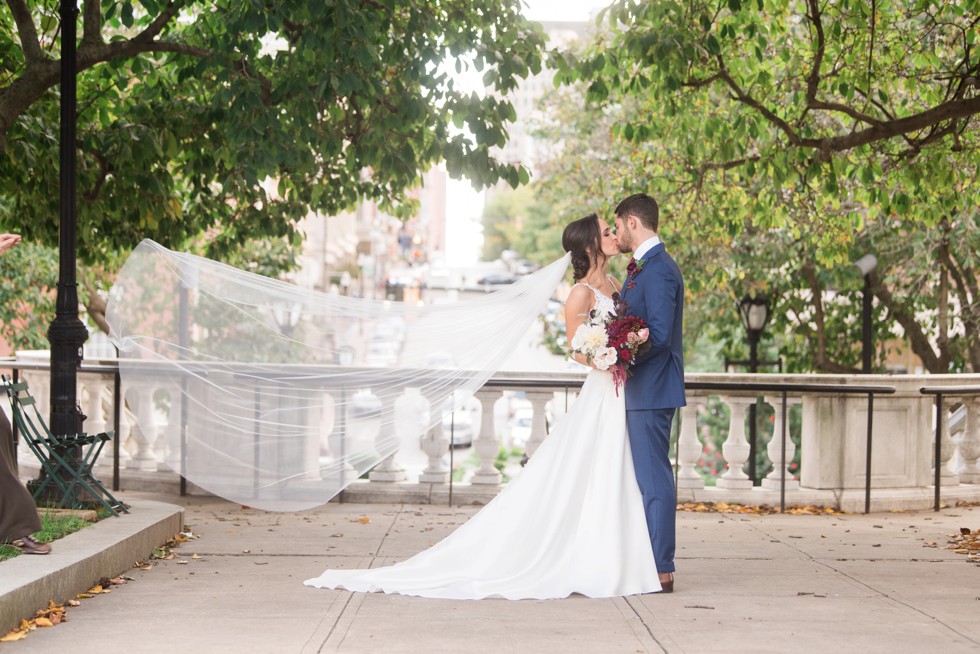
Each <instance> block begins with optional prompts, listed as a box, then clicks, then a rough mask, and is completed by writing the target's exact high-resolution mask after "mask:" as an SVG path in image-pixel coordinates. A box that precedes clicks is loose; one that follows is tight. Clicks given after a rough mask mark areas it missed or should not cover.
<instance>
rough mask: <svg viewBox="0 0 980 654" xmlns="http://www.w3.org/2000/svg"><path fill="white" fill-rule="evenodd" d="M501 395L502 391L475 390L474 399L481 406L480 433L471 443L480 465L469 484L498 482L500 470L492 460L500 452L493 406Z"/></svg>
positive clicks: (494, 483)
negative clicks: (478, 401)
mask: <svg viewBox="0 0 980 654" xmlns="http://www.w3.org/2000/svg"><path fill="white" fill-rule="evenodd" d="M502 396H503V391H497V390H481V391H477V393H476V399H478V400H480V405H481V407H482V412H481V418H480V433H479V435H478V436H477V438H476V440H475V441H474V443H473V445H474V448H473V449H475V450H476V455H477V457H479V459H480V467H479V468H478V469H477V471H476V472H475V473H474V474H473V479H471V480H470V483H471V484H478V485H489V486H493V485H496V484H499V483H500V480H501V478H502V477H501V474H500V471H499V470H497V468H496V467H494V465H493V462H494V461H496V460H497V454H498V453H499V452H500V438H499V437H498V436H497V430H496V425H495V423H494V419H493V418H494V416H493V407H494V405H495V404H496V403H497V400H499V399H500V398H501V397H502Z"/></svg>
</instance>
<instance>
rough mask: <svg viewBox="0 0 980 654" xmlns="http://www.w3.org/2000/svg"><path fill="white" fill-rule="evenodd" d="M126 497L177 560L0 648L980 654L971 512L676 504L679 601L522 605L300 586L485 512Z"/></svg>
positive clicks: (976, 518) (428, 539) (380, 559)
mask: <svg viewBox="0 0 980 654" xmlns="http://www.w3.org/2000/svg"><path fill="white" fill-rule="evenodd" d="M123 495H124V497H125V499H126V500H133V499H152V500H157V501H162V502H168V503H172V504H179V505H182V506H184V507H185V509H186V512H185V523H186V525H187V527H188V528H189V529H190V530H191V531H193V533H194V534H196V535H198V536H199V537H198V538H197V539H195V540H191V541H190V542H188V543H185V544H183V545H181V546H180V547H179V548H177V549H175V550H173V551H174V553H175V554H177V555H178V556H177V557H176V558H174V559H171V560H164V561H154V562H153V563H154V565H153V567H152V569H150V570H140V569H134V570H131V571H129V572H128V573H127V574H128V575H129V576H130V577H133V578H134V580H133V581H131V582H129V583H127V584H126V585H123V586H118V587H115V588H113V591H112V593H111V594H108V595H100V596H97V597H94V598H92V599H86V600H82V604H81V606H79V607H76V608H72V609H70V611H69V621H68V622H67V623H64V624H61V625H59V626H57V627H53V628H46V629H39V630H37V631H36V632H34V633H31V634H30V635H29V636H28V637H27V638H26V639H24V640H22V641H19V642H16V643H9V644H0V654H5V653H6V652H8V651H9V652H18V651H20V652H31V653H34V652H64V651H75V650H77V649H78V648H83V649H89V648H91V649H93V650H97V651H99V652H100V653H103V654H108V653H113V652H120V653H126V654H130V653H132V652H154V653H155V652H173V651H194V652H209V653H210V652H236V653H238V652H345V653H356V652H453V653H460V652H484V651H486V652H535V653H540V652H563V653H564V652H597V653H598V652H602V653H609V652H743V651H744V652H786V651H792V652H826V651H844V652H851V651H861V652H895V651H903V652H904V651H911V652H944V653H948V654H952V653H955V652H976V651H977V650H978V649H980V619H978V618H980V566H978V565H976V564H974V563H971V562H969V561H968V560H967V558H966V556H965V555H963V554H957V553H955V552H952V551H950V550H947V549H945V546H946V544H947V542H948V537H949V536H951V535H953V534H957V533H959V530H960V528H961V527H968V528H970V529H974V530H975V529H980V508H976V507H974V508H954V509H945V510H944V511H943V512H942V513H939V514H935V513H932V512H920V513H888V514H872V515H870V516H864V515H821V516H808V515H767V516H757V515H735V514H719V513H689V512H682V513H680V514H679V515H678V547H679V549H678V561H677V564H678V565H677V567H678V573H677V590H676V592H675V593H674V594H672V595H643V596H634V597H627V598H616V599H611V600H592V599H587V598H583V597H573V598H570V599H566V600H552V601H520V602H511V601H506V600H481V601H449V600H427V599H417V598H410V597H401V596H386V595H378V594H370V595H365V594H352V593H349V592H346V591H327V590H316V589H312V588H307V587H305V586H303V585H302V581H303V580H304V579H307V578H309V577H313V576H316V575H317V574H319V573H320V572H321V571H322V570H323V569H325V568H327V567H352V566H359V567H361V566H377V565H382V564H385V563H390V562H395V561H398V560H401V559H404V558H407V557H409V556H411V555H412V554H414V553H416V552H418V551H419V550H421V549H423V548H425V547H427V546H429V545H431V544H433V543H435V542H437V541H438V540H439V539H441V538H442V537H443V536H445V535H446V534H447V533H449V532H450V531H452V529H453V528H454V527H456V526H457V525H459V524H461V523H462V522H464V521H465V520H466V519H467V518H468V517H469V516H470V515H472V514H473V513H474V512H475V511H476V510H477V507H466V508H456V507H453V508H449V507H444V506H443V507H440V506H430V505H426V506H418V505H404V504H403V505H390V504H389V505H377V504H372V505H364V504H330V505H328V506H326V507H323V508H321V509H318V510H316V511H312V512H305V513H298V514H272V513H263V512H260V511H255V510H251V509H243V508H242V507H240V506H238V505H235V504H229V503H227V502H224V501H221V500H217V499H213V498H199V497H193V498H178V497H173V496H164V495H148V494H136V493H129V494H123ZM933 542H934V543H936V544H937V546H935V547H932V546H930V545H929V544H930V543H933ZM56 547H59V545H57V544H56ZM194 554H196V555H198V556H199V557H200V558H192V555H194ZM479 555H480V553H479V552H473V556H479ZM0 574H2V567H0Z"/></svg>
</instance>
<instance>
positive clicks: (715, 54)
mask: <svg viewBox="0 0 980 654" xmlns="http://www.w3.org/2000/svg"><path fill="white" fill-rule="evenodd" d="M978 8H980V3H977V2H963V1H960V0H947V1H945V2H933V3H924V2H916V3H906V2H897V1H891V2H890V1H886V0H883V1H880V2H877V3H874V4H873V5H868V4H867V3H857V2H840V3H819V2H816V0H808V1H807V2H788V0H759V1H757V2H730V3H715V2H707V1H703V0H693V1H692V2H686V1H685V2H679V1H665V2H657V3H635V2H617V3H615V4H613V5H612V6H611V7H610V8H609V9H608V10H607V11H605V12H604V13H603V16H602V18H601V19H600V22H601V23H603V24H604V25H606V26H607V27H606V28H605V31H604V32H602V33H601V34H600V35H599V36H598V37H597V39H596V41H595V43H594V44H593V45H592V46H591V48H590V50H589V51H588V52H587V53H585V54H583V55H578V56H577V55H575V54H574V53H568V52H556V53H553V56H552V62H553V64H554V65H555V66H557V67H558V69H559V71H558V78H557V79H558V81H559V82H560V83H563V84H565V85H566V92H567V93H569V94H571V99H566V100H565V101H564V102H563V105H564V106H566V107H570V109H567V110H566V111H565V112H564V113H563V114H561V118H559V119H557V120H555V121H553V123H554V124H552V125H551V126H550V127H549V129H550V130H551V133H552V134H554V135H555V136H556V137H557V136H559V135H562V142H563V144H564V151H563V153H562V155H561V156H560V157H559V159H558V160H557V161H556V162H555V163H554V164H553V165H552V169H551V171H550V176H549V179H548V180H545V182H544V185H545V186H546V187H548V186H551V187H553V188H554V189H555V192H554V193H553V197H564V198H572V199H573V201H574V199H580V198H583V197H584V198H589V199H590V200H591V201H593V202H595V201H599V202H601V203H602V204H603V205H604V206H607V207H609V206H614V205H613V203H614V202H615V200H616V199H619V198H620V197H622V195H623V194H626V193H632V192H635V191H645V192H647V193H650V194H651V195H653V196H655V197H656V198H657V199H658V200H659V201H660V203H661V225H662V227H661V232H662V233H663V235H664V238H665V241H666V242H667V245H668V248H669V249H670V250H671V251H672V253H673V255H674V256H675V258H677V259H678V261H679V262H680V264H681V266H682V268H683V270H684V272H685V279H686V281H687V290H688V298H687V306H688V311H687V312H686V314H685V318H686V325H685V331H686V333H687V334H688V336H689V339H688V340H689V341H690V336H692V335H693V336H694V338H699V337H701V336H702V335H704V336H707V337H709V338H713V339H720V340H721V341H722V343H723V345H724V348H725V351H726V352H728V353H731V354H733V355H734V354H735V353H736V352H738V351H739V350H741V349H742V348H744V345H743V344H742V343H743V341H744V333H742V329H741V327H740V326H739V323H738V320H737V314H736V313H735V309H734V307H735V304H736V302H737V300H738V298H740V297H741V296H742V295H743V294H744V293H746V292H749V291H764V292H767V293H769V294H770V295H771V296H772V297H773V298H774V300H775V305H774V311H773V315H774V321H773V322H772V323H771V324H770V327H769V331H770V332H771V333H775V334H776V338H775V340H774V345H775V346H776V347H778V348H779V351H780V353H782V354H783V355H784V356H785V357H786V359H787V364H788V368H789V370H814V369H816V370H823V371H832V372H853V371H854V370H855V369H856V366H857V365H858V363H859V360H860V350H859V347H860V346H859V343H860V324H859V321H858V316H859V311H860V289H861V284H862V280H861V277H860V275H859V273H858V272H857V270H856V269H855V268H854V267H853V266H851V265H850V262H851V261H854V260H855V259H857V258H859V257H860V256H861V255H862V254H864V253H867V252H871V253H874V254H876V255H877V256H878V259H879V269H878V271H877V272H876V273H875V274H874V275H873V277H872V282H873V292H874V295H875V299H876V302H875V330H876V333H875V342H876V344H877V347H878V349H877V353H876V361H877V362H878V366H879V369H880V365H881V364H880V362H881V361H882V360H883V358H884V355H885V350H886V347H890V345H887V346H886V345H883V344H884V343H886V342H887V341H888V339H889V338H890V337H901V338H902V339H904V340H906V341H907V342H908V343H909V345H910V346H911V347H912V349H913V350H914V351H915V353H916V354H918V355H919V357H920V358H921V359H922V360H923V362H924V364H925V368H926V370H929V371H932V372H946V371H957V370H967V369H973V370H978V369H980V346H978V344H977V336H976V334H977V331H978V330H977V327H980V293H978V292H977V284H976V281H975V280H976V279H977V277H978V275H977V269H976V267H975V261H974V260H975V256H976V255H975V254H974V253H975V252H976V251H977V241H976V240H975V238H976V232H977V228H976V225H977V220H978V216H977V211H976V207H977V206H978V205H980V188H978V187H977V186H976V184H975V183H974V181H973V180H975V179H976V178H977V176H978V172H980V158H978V157H977V148H978V135H977V126H978V124H980V122H978V115H980V93H978V86H977V84H976V79H977V78H978V77H980V61H978V59H977V52H976V47H975V41H976V29H975V27H976V25H975V17H976V15H977V13H978V11H977V10H978ZM576 95H577V96H578V97H582V96H584V97H585V98H587V99H588V100H589V101H590V106H589V107H587V108H586V110H584V111H583V110H582V109H581V106H580V103H576V102H575V101H574V97H576ZM943 225H945V226H946V227H942V226H943ZM943 234H945V236H942V235H943ZM953 234H957V237H953V236H952V235H953ZM944 307H945V309H944ZM743 351H744V350H743ZM740 358H741V357H740Z"/></svg>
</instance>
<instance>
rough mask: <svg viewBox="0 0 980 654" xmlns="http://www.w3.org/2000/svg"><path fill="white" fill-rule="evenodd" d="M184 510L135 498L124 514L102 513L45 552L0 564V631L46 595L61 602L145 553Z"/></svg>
mask: <svg viewBox="0 0 980 654" xmlns="http://www.w3.org/2000/svg"><path fill="white" fill-rule="evenodd" d="M183 524H184V509H183V507H179V506H176V505H173V504H165V503H163V502H151V501H145V500H135V501H133V502H131V503H130V505H129V513H128V514H125V513H124V514H122V515H121V516H120V517H118V518H111V517H110V518H106V519H104V520H102V521H100V522H97V523H96V524H94V525H91V526H89V527H86V528H85V529H82V530H81V531H77V532H75V533H73V534H69V535H68V536H65V537H64V538H61V539H59V540H57V541H55V543H54V545H53V546H52V551H51V554H48V555H45V556H32V555H27V554H23V555H21V556H18V557H16V558H13V559H10V560H8V561H4V562H3V563H2V564H0V571H2V572H0V634H4V633H6V632H8V631H10V630H11V629H14V628H15V627H17V626H18V625H19V624H20V621H21V620H22V619H24V618H28V619H29V618H32V617H34V614H35V612H36V611H37V610H38V609H43V608H46V607H47V606H48V600H54V602H55V603H56V604H61V603H63V602H64V601H66V600H68V599H74V597H75V595H76V594H77V593H82V592H84V591H85V590H87V589H88V588H91V587H92V586H93V585H95V584H97V583H98V581H99V579H101V578H102V577H110V578H111V577H116V576H118V575H120V574H122V573H123V572H125V571H126V570H129V569H130V568H132V567H133V564H134V563H135V562H137V561H142V560H144V559H146V558H147V557H149V555H150V554H151V552H152V551H153V548H155V547H158V546H159V545H161V544H162V543H163V542H164V541H165V540H166V539H167V538H168V537H170V536H173V535H174V534H176V533H177V532H179V531H180V530H181V528H182V527H183Z"/></svg>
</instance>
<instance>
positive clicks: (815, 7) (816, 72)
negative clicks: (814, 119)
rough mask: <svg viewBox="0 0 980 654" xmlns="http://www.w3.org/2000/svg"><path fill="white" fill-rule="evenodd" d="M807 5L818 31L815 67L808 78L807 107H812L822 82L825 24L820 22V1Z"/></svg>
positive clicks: (811, 1) (809, 0) (809, 2)
mask: <svg viewBox="0 0 980 654" xmlns="http://www.w3.org/2000/svg"><path fill="white" fill-rule="evenodd" d="M807 5H809V7H810V12H809V14H808V17H809V19H810V21H811V22H812V23H813V26H814V27H815V28H816V30H817V51H816V52H815V53H814V55H813V66H812V67H811V68H810V74H809V75H807V78H806V100H807V105H810V104H811V103H812V102H814V101H815V100H816V99H817V85H818V84H819V82H820V65H821V64H822V63H823V55H824V49H825V46H826V44H825V42H824V34H823V22H822V21H821V20H820V4H819V2H818V0H807Z"/></svg>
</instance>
